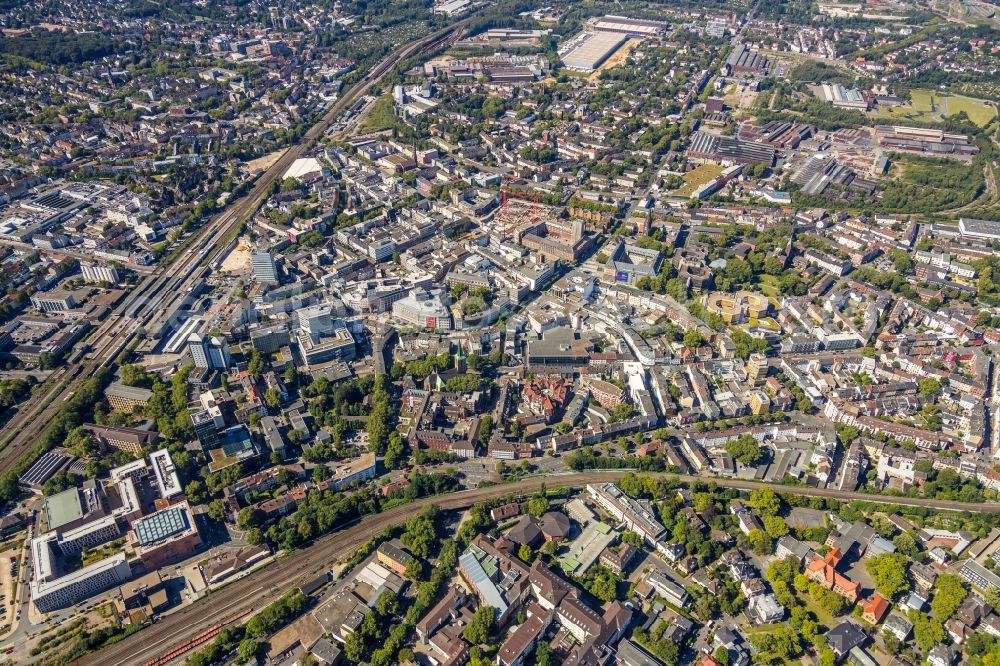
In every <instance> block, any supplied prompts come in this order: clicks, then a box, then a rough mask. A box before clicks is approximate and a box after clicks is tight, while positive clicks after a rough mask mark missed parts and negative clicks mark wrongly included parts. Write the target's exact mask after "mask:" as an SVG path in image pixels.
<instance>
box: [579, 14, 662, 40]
mask: <svg viewBox="0 0 1000 666" xmlns="http://www.w3.org/2000/svg"><path fill="white" fill-rule="evenodd" d="M594 29H595V30H597V31H598V32H611V33H620V34H623V35H629V36H631V37H662V36H663V35H666V34H667V32H669V31H670V22H669V21H650V20H648V19H634V18H628V17H626V16H611V15H609V16H605V17H604V18H602V19H601V20H599V21H598V22H597V23H595V24H594Z"/></svg>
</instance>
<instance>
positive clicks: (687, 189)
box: [674, 164, 722, 197]
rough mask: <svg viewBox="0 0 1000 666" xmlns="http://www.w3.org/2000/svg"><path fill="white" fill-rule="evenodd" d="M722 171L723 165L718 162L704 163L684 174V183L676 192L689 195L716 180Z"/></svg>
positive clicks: (679, 194)
mask: <svg viewBox="0 0 1000 666" xmlns="http://www.w3.org/2000/svg"><path fill="white" fill-rule="evenodd" d="M721 173H722V167H721V166H719V165H718V164H702V165H701V166H700V167H698V168H697V169H695V170H694V171H689V172H688V173H686V174H685V175H684V185H683V186H682V187H680V188H678V189H677V190H675V191H674V194H676V195H678V196H682V197H689V196H691V195H692V194H693V193H694V191H695V190H696V189H698V188H699V187H701V186H702V185H704V184H705V183H709V182H711V181H713V180H715V179H716V178H718V177H719V175H720V174H721Z"/></svg>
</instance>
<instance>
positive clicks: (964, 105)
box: [878, 90, 997, 127]
mask: <svg viewBox="0 0 1000 666" xmlns="http://www.w3.org/2000/svg"><path fill="white" fill-rule="evenodd" d="M910 100H911V103H910V104H905V105H902V106H894V107H888V108H885V109H880V110H879V113H878V116H879V118H887V119H891V120H897V121H906V120H910V121H933V120H938V119H940V118H942V117H944V116H952V115H955V114H956V113H960V112H962V111H965V114H966V115H967V116H969V120H971V121H972V122H974V123H975V124H976V125H979V126H980V127H986V126H987V125H989V124H990V122H991V121H992V120H993V119H994V118H995V117H996V115H997V108H996V107H995V106H994V105H992V104H990V103H988V102H983V101H980V100H978V99H972V98H971V97H962V96H959V95H942V94H940V93H936V92H934V91H933V90H914V91H912V92H911V93H910Z"/></svg>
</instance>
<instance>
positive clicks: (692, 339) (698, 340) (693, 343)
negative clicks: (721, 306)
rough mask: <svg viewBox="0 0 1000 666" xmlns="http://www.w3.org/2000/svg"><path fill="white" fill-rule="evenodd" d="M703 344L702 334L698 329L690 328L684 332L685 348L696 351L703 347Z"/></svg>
mask: <svg viewBox="0 0 1000 666" xmlns="http://www.w3.org/2000/svg"><path fill="white" fill-rule="evenodd" d="M703 342H704V340H703V339H702V337H701V333H699V332H698V329H696V328H689V329H688V330H686V331H685V332H684V338H683V340H682V343H683V344H684V346H685V347H688V348H689V349H696V348H698V347H701V345H702V343H703Z"/></svg>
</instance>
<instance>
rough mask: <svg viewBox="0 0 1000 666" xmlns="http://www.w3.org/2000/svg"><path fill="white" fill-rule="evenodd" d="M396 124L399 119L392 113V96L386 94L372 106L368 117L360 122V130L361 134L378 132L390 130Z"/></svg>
mask: <svg viewBox="0 0 1000 666" xmlns="http://www.w3.org/2000/svg"><path fill="white" fill-rule="evenodd" d="M397 122H399V119H398V118H396V114H395V113H394V112H393V101H392V95H391V94H386V95H383V96H382V97H380V98H379V99H378V101H377V102H375V104H373V105H372V108H371V110H370V111H369V112H368V115H367V116H366V117H365V119H364V120H362V121H361V127H360V129H361V131H362V132H380V131H382V130H387V129H392V128H393V127H394V126H395V125H396V123H397Z"/></svg>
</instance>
